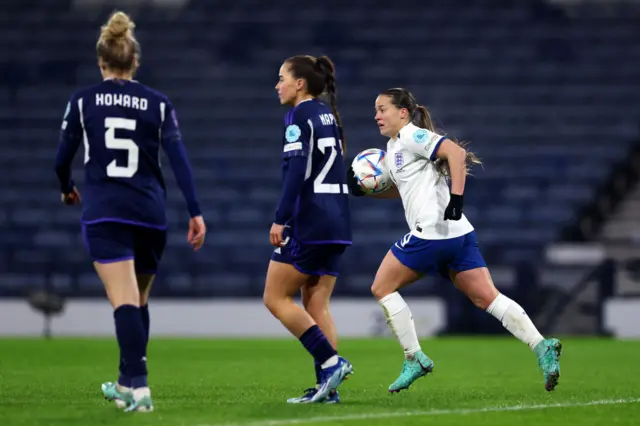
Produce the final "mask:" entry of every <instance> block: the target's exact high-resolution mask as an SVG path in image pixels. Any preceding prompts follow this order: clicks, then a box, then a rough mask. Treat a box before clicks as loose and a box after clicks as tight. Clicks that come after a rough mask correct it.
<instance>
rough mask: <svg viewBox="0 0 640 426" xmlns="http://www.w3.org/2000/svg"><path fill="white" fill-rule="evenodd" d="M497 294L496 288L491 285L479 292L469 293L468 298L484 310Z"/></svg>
mask: <svg viewBox="0 0 640 426" xmlns="http://www.w3.org/2000/svg"><path fill="white" fill-rule="evenodd" d="M498 294H499V292H498V290H497V289H496V288H495V287H493V286H491V287H490V288H487V289H486V291H484V292H479V293H477V294H473V295H471V296H470V297H469V299H470V300H471V302H472V303H473V304H474V305H475V306H476V307H478V308H480V309H482V310H483V311H486V310H487V309H489V306H490V305H491V303H493V301H494V300H496V297H498Z"/></svg>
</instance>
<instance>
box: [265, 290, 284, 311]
mask: <svg viewBox="0 0 640 426" xmlns="http://www.w3.org/2000/svg"><path fill="white" fill-rule="evenodd" d="M281 300H282V299H281V298H280V297H278V296H277V295H274V294H272V293H270V292H268V291H265V292H264V294H263V295H262V301H263V302H264V306H266V307H267V309H268V310H269V312H271V314H272V315H273V316H275V317H277V316H278V310H279V309H278V308H279V306H280V302H281Z"/></svg>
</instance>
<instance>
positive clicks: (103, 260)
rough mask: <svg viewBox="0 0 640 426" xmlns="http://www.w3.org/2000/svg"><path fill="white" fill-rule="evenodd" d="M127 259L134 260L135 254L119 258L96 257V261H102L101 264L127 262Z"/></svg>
mask: <svg viewBox="0 0 640 426" xmlns="http://www.w3.org/2000/svg"><path fill="white" fill-rule="evenodd" d="M127 260H133V256H126V257H119V258H116V259H95V261H96V262H98V263H101V264H108V263H116V262H125V261H127Z"/></svg>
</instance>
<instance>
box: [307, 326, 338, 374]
mask: <svg viewBox="0 0 640 426" xmlns="http://www.w3.org/2000/svg"><path fill="white" fill-rule="evenodd" d="M300 343H302V345H303V346H304V348H305V349H306V350H307V352H309V353H310V354H311V356H313V359H314V360H315V361H316V362H317V363H318V364H321V365H322V364H323V363H324V362H325V361H326V360H328V359H329V358H331V357H332V356H334V355H336V354H337V352H336V351H335V349H333V346H331V343H329V341H328V340H327V338H326V337H325V336H324V333H323V332H322V330H320V327H318V326H317V325H313V326H311V327H309V329H308V330H307V331H305V332H304V333H302V336H300Z"/></svg>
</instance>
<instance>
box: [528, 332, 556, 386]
mask: <svg viewBox="0 0 640 426" xmlns="http://www.w3.org/2000/svg"><path fill="white" fill-rule="evenodd" d="M534 350H535V352H536V354H538V366H539V367H540V368H541V369H542V373H543V374H544V388H545V389H546V390H547V391H548V392H551V391H552V390H554V389H555V387H556V386H558V379H559V378H560V362H559V360H558V359H559V358H560V355H562V343H560V341H559V340H558V339H545V340H543V341H542V342H540V343H538V346H536V347H535V349H534Z"/></svg>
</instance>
